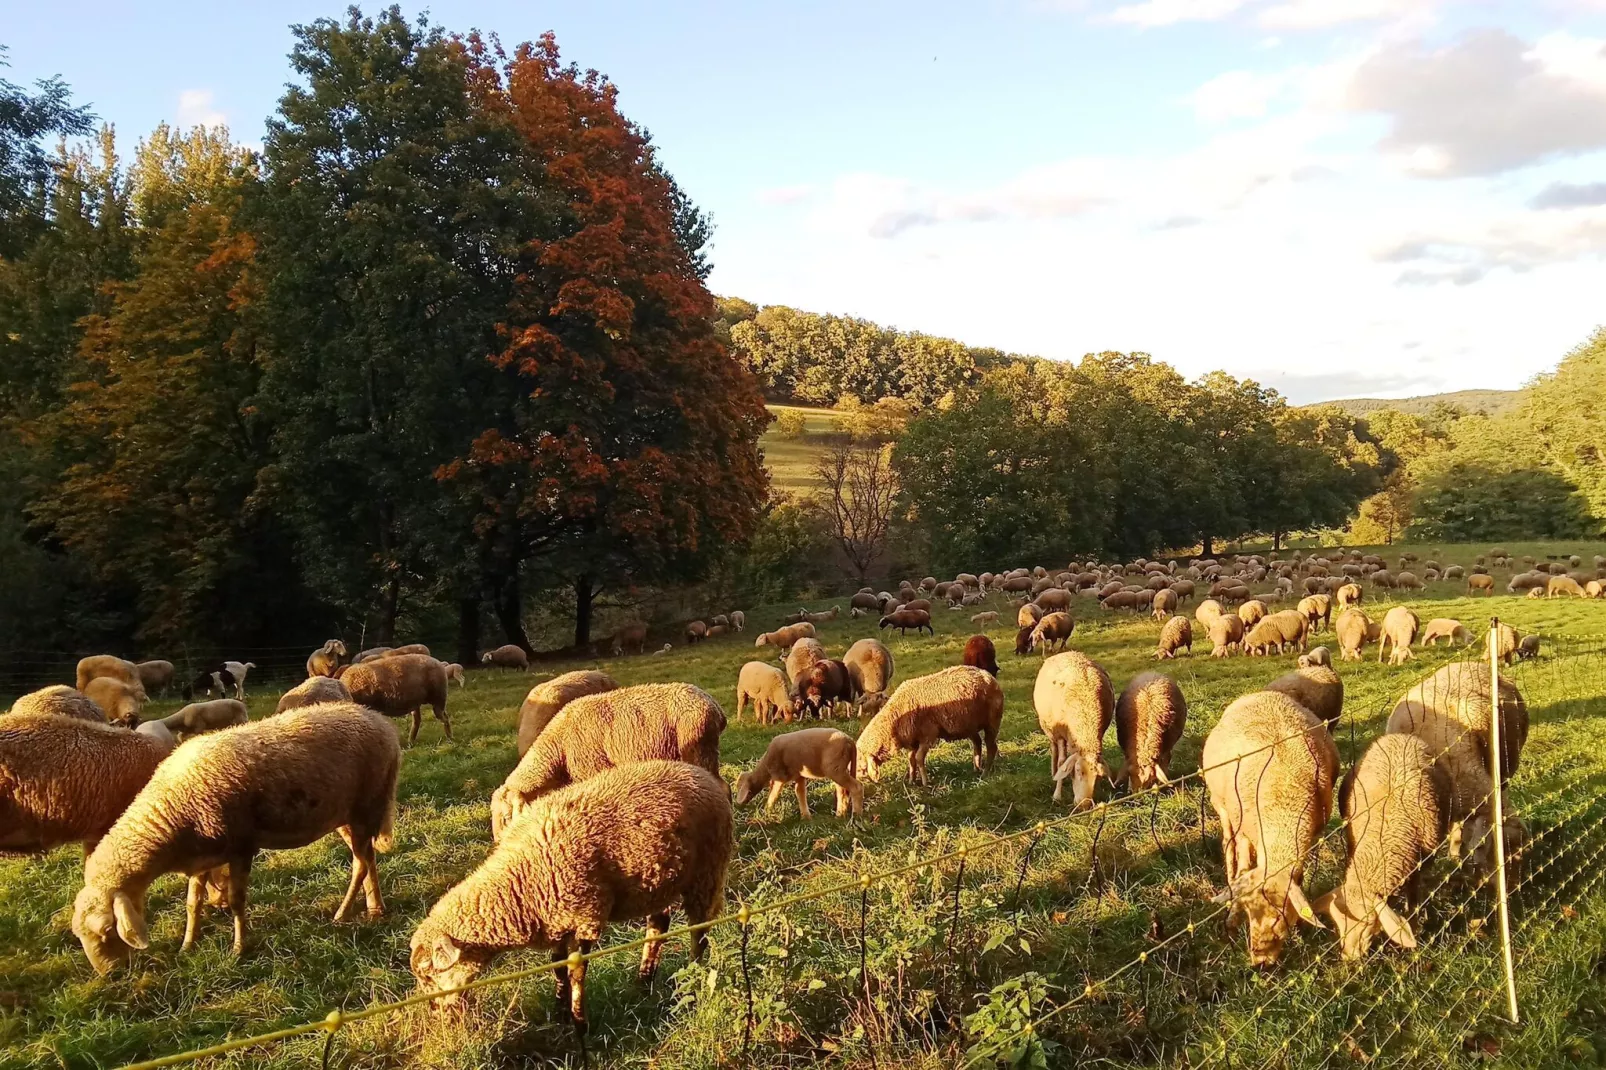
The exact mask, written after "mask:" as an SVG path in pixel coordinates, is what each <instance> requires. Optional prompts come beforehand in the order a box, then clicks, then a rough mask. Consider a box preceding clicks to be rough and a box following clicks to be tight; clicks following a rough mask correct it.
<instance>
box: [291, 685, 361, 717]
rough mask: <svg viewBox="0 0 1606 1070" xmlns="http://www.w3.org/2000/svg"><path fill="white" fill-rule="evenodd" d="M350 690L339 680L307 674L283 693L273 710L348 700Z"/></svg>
mask: <svg viewBox="0 0 1606 1070" xmlns="http://www.w3.org/2000/svg"><path fill="white" fill-rule="evenodd" d="M350 701H351V692H350V691H347V690H346V685H345V684H343V683H341V682H340V681H339V680H336V679H333V678H332V677H328V676H309V677H307V678H306V679H305V680H303V681H301V682H300V683H299V684H297V685H296V686H294V687H292V688H291V689H290V690H288V691H286V692H285V693H284V694H283V695H281V696H279V705H278V707H277V708H276V709H275V710H274V711H273V712H274V714H275V715H277V714H281V713H286V712H288V711H290V710H299V709H301V708H302V707H304V706H317V705H319V704H321V703H326V702H350Z"/></svg>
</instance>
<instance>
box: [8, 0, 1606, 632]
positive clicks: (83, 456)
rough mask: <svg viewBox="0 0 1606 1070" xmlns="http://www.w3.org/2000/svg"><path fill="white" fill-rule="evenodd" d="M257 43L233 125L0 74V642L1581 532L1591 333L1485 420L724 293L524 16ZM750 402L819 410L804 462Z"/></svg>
mask: <svg viewBox="0 0 1606 1070" xmlns="http://www.w3.org/2000/svg"><path fill="white" fill-rule="evenodd" d="M0 59H3V56H0ZM290 65H291V69H292V75H293V84H292V85H291V87H290V88H288V89H287V90H286V92H285V93H284V95H283V97H282V98H281V100H280V101H279V104H278V108H277V110H276V111H275V113H274V114H273V115H272V116H270V117H269V119H268V121H267V131H266V136H265V138H264V141H263V143H262V147H261V151H260V152H257V151H254V150H251V149H247V148H245V147H243V146H241V145H240V144H238V143H237V142H235V141H234V140H233V139H232V138H231V136H230V134H229V132H228V131H227V130H226V129H223V128H209V129H207V128H196V129H189V130H182V129H175V128H171V127H169V126H166V125H163V126H159V127H158V128H157V129H155V130H153V131H150V132H149V133H147V134H145V135H144V136H143V137H141V138H139V139H138V140H137V141H136V142H135V143H134V145H133V146H132V149H130V147H129V144H128V138H127V136H126V135H123V134H119V133H118V132H115V131H114V130H112V129H111V128H109V127H107V126H104V125H97V121H96V119H95V117H94V116H93V115H92V114H90V112H89V111H88V110H87V109H85V108H83V107H80V106H77V105H75V104H74V102H73V96H72V93H71V89H70V87H69V86H67V85H66V84H64V83H62V82H60V81H59V80H55V81H45V82H41V83H38V84H37V85H34V86H20V85H16V84H13V83H12V82H9V81H3V80H0V649H6V650H18V651H21V650H34V651H38V650H51V651H67V650H79V649H88V648H90V647H95V648H118V649H130V650H132V649H148V648H151V647H154V646H157V645H165V646H167V647H174V646H177V645H179V644H196V645H198V646H215V645H228V646H230V647H231V648H233V649H237V650H247V649H250V648H251V647H252V646H253V644H258V645H260V644H267V643H270V642H271V643H275V644H283V643H303V642H313V643H316V642H317V641H319V640H321V639H322V638H323V637H324V635H325V634H326V633H330V634H333V633H345V634H352V633H356V634H361V635H363V636H365V637H368V638H370V639H371V640H372V641H374V642H377V643H388V642H390V641H392V640H393V639H394V638H396V637H397V636H398V635H400V634H403V633H406V634H411V635H422V636H427V637H429V638H430V639H431V640H432V641H435V642H439V643H442V644H443V645H445V646H447V647H452V646H453V645H454V644H455V649H456V650H457V651H458V658H459V660H462V661H465V662H467V661H469V660H471V659H472V658H473V656H474V654H475V652H476V651H477V650H479V649H482V648H483V647H485V646H486V645H493V643H492V641H493V640H495V641H506V642H512V643H516V644H518V645H520V646H523V647H525V648H526V649H533V648H536V647H539V646H542V645H549V646H550V645H558V646H562V645H569V644H572V645H574V646H576V647H583V646H585V645H586V644H587V643H589V642H590V641H591V640H592V638H593V635H594V633H595V632H597V631H598V630H599V629H600V627H601V625H602V624H603V623H605V619H606V618H609V617H610V616H612V617H617V616H620V615H626V616H628V615H643V616H659V617H664V616H669V617H672V616H673V614H674V613H676V612H677V611H678V607H685V606H691V605H695V604H697V603H698V602H699V601H709V602H712V601H713V600H715V599H718V598H732V599H752V600H755V601H756V600H774V599H783V598H793V597H797V596H798V595H800V594H803V593H806V592H809V591H815V592H822V591H836V590H841V589H844V588H847V587H848V585H857V584H858V583H860V582H872V581H877V580H880V579H884V578H885V577H887V576H889V575H894V574H899V573H900V572H906V571H909V570H914V571H917V572H918V573H921V574H923V573H925V572H928V571H935V572H949V571H952V570H957V569H960V568H980V567H983V566H985V565H995V566H996V565H1004V564H1013V563H1018V562H1038V561H1049V562H1053V561H1059V562H1063V561H1064V560H1065V559H1068V558H1069V557H1070V556H1073V555H1092V554H1112V555H1117V554H1118V555H1133V554H1144V553H1149V554H1152V553H1159V552H1162V551H1165V550H1185V549H1188V548H1192V547H1198V548H1200V549H1201V550H1202V551H1203V552H1206V553H1209V552H1212V551H1213V550H1215V549H1217V548H1219V547H1223V546H1227V545H1230V544H1235V543H1237V542H1240V541H1242V540H1246V539H1265V540H1267V541H1269V542H1271V543H1272V544H1274V545H1280V544H1281V543H1283V542H1284V541H1285V540H1286V539H1288V538H1289V537H1291V536H1294V535H1296V534H1298V533H1314V532H1320V533H1326V534H1328V535H1333V534H1334V533H1336V537H1338V538H1340V539H1349V540H1352V541H1354V542H1360V543H1369V542H1371V543H1375V542H1388V541H1392V540H1393V539H1395V538H1403V537H1406V536H1407V535H1409V536H1410V537H1413V538H1420V539H1427V540H1435V539H1444V540H1471V539H1492V538H1515V537H1518V536H1528V537H1533V538H1559V537H1570V536H1575V535H1584V534H1593V533H1596V532H1599V531H1600V530H1601V529H1602V527H1603V525H1606V457H1603V455H1602V450H1603V449H1606V444H1603V443H1606V431H1603V426H1606V397H1603V395H1606V333H1602V332H1597V333H1596V334H1595V335H1594V337H1592V338H1591V339H1589V340H1587V341H1585V342H1584V343H1582V344H1581V345H1580V346H1579V348H1578V349H1577V350H1575V351H1574V352H1573V353H1571V354H1568V355H1566V356H1565V358H1564V359H1562V360H1561V363H1560V365H1559V367H1558V368H1557V370H1556V371H1555V372H1554V373H1553V374H1551V375H1547V376H1543V377H1541V378H1540V379H1539V380H1538V381H1536V382H1534V383H1533V384H1531V385H1530V386H1529V387H1527V388H1526V389H1525V390H1524V391H1523V392H1522V394H1521V396H1520V398H1519V401H1518V403H1517V404H1516V405H1515V406H1514V407H1513V408H1512V409H1511V410H1510V411H1509V412H1507V413H1503V414H1501V415H1499V416H1493V417H1491V416H1484V415H1481V414H1468V413H1466V412H1462V411H1459V410H1456V409H1454V408H1446V407H1441V408H1440V409H1439V410H1437V411H1434V412H1431V413H1428V414H1425V415H1424V414H1410V413H1404V412H1400V411H1397V410H1393V409H1387V408H1384V409H1377V410H1374V411H1371V412H1367V413H1366V414H1365V415H1364V416H1355V415H1351V414H1349V413H1346V412H1345V411H1344V410H1342V409H1341V408H1338V407H1335V406H1323V405H1318V406H1307V407H1296V406H1292V405H1289V404H1288V403H1287V402H1286V401H1285V400H1284V399H1283V398H1281V397H1280V396H1279V395H1278V394H1277V393H1276V392H1275V391H1272V390H1270V389H1267V388H1265V387H1263V386H1261V385H1260V384H1257V383H1255V382H1252V381H1248V380H1243V379H1238V378H1235V377H1233V376H1231V375H1228V374H1226V373H1224V372H1215V373H1211V374H1209V375H1206V376H1203V377H1201V378H1199V379H1197V380H1193V381H1189V380H1187V379H1185V378H1184V377H1183V376H1181V375H1180V374H1179V373H1178V372H1177V371H1175V370H1174V369H1173V368H1172V367H1170V366H1169V365H1167V364H1165V363H1164V362H1162V361H1160V360H1157V359H1155V358H1153V357H1151V356H1150V355H1148V354H1144V353H1141V352H1131V353H1115V352H1106V353H1094V354H1089V355H1088V356H1086V357H1084V358H1082V359H1081V360H1079V361H1075V362H1070V361H1051V360H1044V359H1040V358H1036V357H1030V356H1022V355H1017V354H1007V353H1003V352H1000V351H998V350H993V349H985V348H976V347H973V346H968V345H965V344H962V343H960V342H957V341H954V340H951V339H944V338H937V337H932V336H929V335H924V334H920V333H916V332H907V331H902V330H897V329H894V328H890V327H885V326H880V325H877V324H874V323H870V322H867V321H864V320H859V319H852V318H847V317H840V316H831V315H820V314H815V313H809V312H803V311H798V310H794V309H790V308H786V307H782V306H767V307H762V308H761V307H759V306H757V305H754V304H752V303H751V302H748V301H745V300H742V299H740V298H736V297H725V298H716V297H715V296H714V295H713V294H712V293H711V292H710V290H709V288H708V285H707V278H708V274H709V271H710V268H711V265H710V263H709V260H708V250H709V242H710V239H711V236H712V226H713V224H712V221H711V220H710V218H709V217H708V216H707V215H706V214H705V213H704V212H702V211H701V210H700V209H699V208H698V207H697V206H696V205H695V203H694V201H693V200H692V198H691V196H690V195H689V194H688V192H687V191H685V190H683V189H682V188H681V187H680V186H679V185H678V184H677V183H676V181H675V179H674V178H673V176H671V175H670V174H669V173H668V172H667V171H666V170H665V169H664V167H663V166H662V164H661V163H660V161H659V158H658V156H657V152H656V149H655V146H654V144H653V143H652V141H651V140H650V138H649V137H648V136H647V134H646V133H645V132H644V131H643V130H642V129H641V128H640V127H639V126H638V125H636V124H635V123H633V122H632V121H631V120H630V119H629V118H628V117H627V116H625V115H624V114H623V113H622V112H621V111H620V109H619V105H618V97H617V90H616V87H615V86H614V85H613V84H612V83H611V82H610V81H609V80H608V79H607V78H606V77H605V76H604V75H602V74H599V73H597V72H595V71H591V70H585V69H582V68H580V67H578V66H576V65H574V64H573V63H569V62H566V61H564V60H563V59H562V58H561V56H560V53H559V50H558V46H557V43H556V41H555V40H554V39H553V38H552V37H551V36H550V35H548V36H545V37H543V38H541V39H539V40H538V41H536V42H534V43H531V44H526V45H522V46H520V47H518V48H516V49H513V50H511V51H507V50H505V49H504V48H503V47H502V46H501V45H500V43H499V42H497V41H495V40H493V39H486V38H482V37H481V36H479V35H477V34H474V33H453V32H449V31H448V30H447V29H445V28H442V27H439V26H435V25H432V24H431V23H429V22H428V21H427V19H426V20H420V21H416V22H413V21H409V20H407V19H405V18H404V17H403V16H402V15H401V13H400V12H399V11H398V10H397V9H394V8H392V9H389V10H386V11H382V12H380V13H379V14H377V15H375V16H372V17H365V16H363V15H361V14H360V13H357V12H355V11H354V12H353V13H352V14H350V15H349V16H348V17H347V18H345V19H343V20H329V19H323V20H318V21H316V22H313V23H310V24H308V25H305V26H301V27H298V28H297V29H296V45H295V48H294V51H293V53H292V55H291V57H290ZM1290 359H1291V360H1297V359H1298V358H1297V356H1291V358H1290ZM766 401H769V402H802V403H806V404H811V405H815V406H826V407H830V408H831V409H832V410H833V411H834V412H836V413H839V414H840V420H838V421H835V422H834V426H833V429H832V431H831V432H830V433H828V434H827V435H825V436H823V437H822V438H821V440H820V441H819V442H818V443H817V445H818V447H819V449H818V457H819V464H818V468H819V471H818V473H817V476H818V478H817V479H816V480H815V489H814V490H813V491H812V492H811V493H808V494H805V495H787V494H782V493H780V492H778V491H776V490H774V489H773V488H772V487H771V486H770V480H769V476H768V473H767V472H766V468H765V464H764V457H763V450H762V447H761V445H760V436H761V435H763V434H765V432H766V429H767V428H769V426H770V424H771V420H772V417H771V415H770V414H769V413H768V412H767V411H766V409H765V402H766ZM769 433H770V434H771V435H772V436H774V435H793V436H797V435H802V434H807V432H803V431H799V430H798V429H797V428H796V427H791V426H788V425H787V421H786V419H785V418H783V420H782V421H781V422H780V423H778V424H777V425H776V427H775V428H774V429H773V430H771V431H770V432H769Z"/></svg>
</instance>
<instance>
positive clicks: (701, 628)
mask: <svg viewBox="0 0 1606 1070" xmlns="http://www.w3.org/2000/svg"><path fill="white" fill-rule="evenodd" d="M683 634H684V635H685V637H686V644H687V645H688V646H689V645H691V644H692V643H700V642H702V641H703V640H704V639H707V638H708V625H706V624H704V623H703V622H702V621H700V620H694V621H692V622H690V623H689V624H687V625H686V630H685V632H684V633H683Z"/></svg>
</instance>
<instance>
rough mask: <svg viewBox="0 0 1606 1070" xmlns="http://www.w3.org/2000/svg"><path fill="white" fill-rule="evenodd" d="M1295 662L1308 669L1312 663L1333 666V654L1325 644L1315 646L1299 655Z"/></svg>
mask: <svg viewBox="0 0 1606 1070" xmlns="http://www.w3.org/2000/svg"><path fill="white" fill-rule="evenodd" d="M1294 664H1295V665H1297V666H1298V667H1299V668H1301V669H1308V668H1310V667H1311V666H1312V665H1327V666H1331V665H1332V664H1333V655H1332V653H1331V652H1330V651H1329V650H1328V649H1327V648H1326V647H1325V646H1313V647H1311V648H1310V650H1309V651H1307V652H1306V653H1304V654H1301V655H1299V657H1298V658H1297V659H1296V660H1295V662H1294Z"/></svg>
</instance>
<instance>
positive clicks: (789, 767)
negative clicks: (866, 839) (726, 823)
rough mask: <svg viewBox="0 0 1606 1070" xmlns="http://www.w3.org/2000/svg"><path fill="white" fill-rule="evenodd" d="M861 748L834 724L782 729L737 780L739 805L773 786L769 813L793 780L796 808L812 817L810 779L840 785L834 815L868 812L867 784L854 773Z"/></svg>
mask: <svg viewBox="0 0 1606 1070" xmlns="http://www.w3.org/2000/svg"><path fill="white" fill-rule="evenodd" d="M857 761H858V750H857V748H856V746H855V745H854V742H853V737H852V736H850V735H848V734H847V733H845V732H839V731H837V730H836V729H835V728H804V729H802V730H800V731H797V732H784V733H782V734H781V735H778V736H776V737H775V738H773V739H771V740H770V744H769V746H768V747H766V748H765V750H764V756H763V757H762V758H760V759H759V760H758V764H757V765H755V766H753V768H752V769H750V770H748V771H747V772H745V773H743V774H742V775H741V776H740V777H738V778H737V780H736V805H738V806H745V805H746V804H747V803H748V801H750V800H751V799H752V798H753V797H754V796H755V795H757V794H758V793H759V792H761V791H763V790H764V789H765V788H766V787H767V788H769V792H770V797H769V801H768V802H766V803H765V804H764V811H765V813H768V812H769V811H770V810H773V809H774V808H775V800H776V799H777V798H779V797H780V794H781V790H782V789H783V788H785V787H786V785H788V784H791V785H792V786H793V787H794V789H795V790H796V791H797V809H798V813H799V815H800V816H802V817H803V818H804V819H805V820H806V819H807V818H808V817H809V794H808V782H809V781H810V780H829V781H831V782H832V783H833V784H835V785H836V816H837V817H847V816H848V815H849V814H850V813H851V814H852V815H853V816H855V817H857V816H858V815H859V814H861V813H863V811H864V785H862V784H860V783H859V780H858V777H857V776H855V775H854V772H853V767H854V766H855V765H856V764H857Z"/></svg>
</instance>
